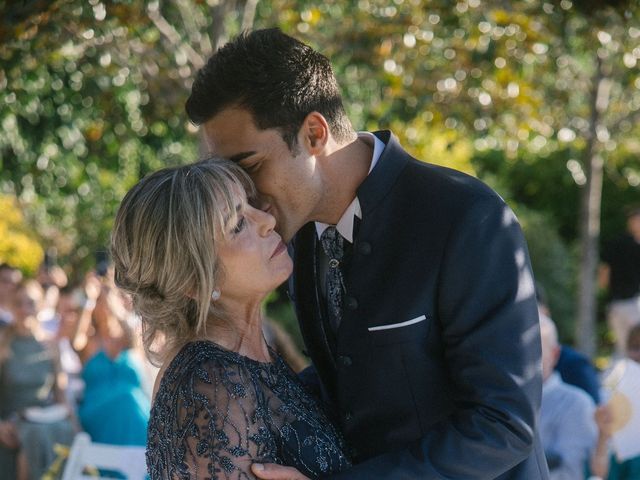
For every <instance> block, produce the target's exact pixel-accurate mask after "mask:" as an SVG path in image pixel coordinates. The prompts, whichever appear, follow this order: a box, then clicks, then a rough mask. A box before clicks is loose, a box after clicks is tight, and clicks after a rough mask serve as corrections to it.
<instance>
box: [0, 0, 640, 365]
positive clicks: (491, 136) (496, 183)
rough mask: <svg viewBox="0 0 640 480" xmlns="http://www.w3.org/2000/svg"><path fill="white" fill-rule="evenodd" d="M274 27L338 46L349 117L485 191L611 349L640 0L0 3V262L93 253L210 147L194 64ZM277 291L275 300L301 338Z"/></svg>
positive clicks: (336, 60)
mask: <svg viewBox="0 0 640 480" xmlns="http://www.w3.org/2000/svg"><path fill="white" fill-rule="evenodd" d="M271 26H278V27H280V28H281V29H282V30H283V31H285V32H286V33H289V34H292V35H294V36H297V37H298V38H300V39H302V40H303V41H305V42H307V43H309V44H311V45H312V46H313V47H315V48H317V49H319V50H320V51H322V52H323V53H325V54H326V55H327V56H328V57H330V59H331V61H332V63H333V65H334V68H335V71H336V73H337V76H338V78H339V81H340V83H341V86H342V89H343V90H342V91H343V97H344V100H345V103H346V105H347V110H348V113H349V115H350V118H351V120H352V122H353V124H354V127H355V128H357V129H368V130H376V129H382V128H390V129H392V130H393V131H394V133H395V134H396V135H397V136H398V137H399V138H400V140H401V142H402V143H403V145H404V146H405V147H406V148H407V149H408V150H409V151H410V152H412V153H413V154H414V155H415V156H416V157H418V158H420V159H422V160H425V161H428V162H433V163H438V164H443V165H447V166H450V167H454V168H458V169H461V170H464V171H466V172H469V173H471V174H473V175H476V176H478V177H480V178H481V179H482V180H484V181H485V182H487V183H489V184H490V185H491V186H492V187H494V188H495V189H496V190H497V191H498V192H499V193H500V194H501V195H502V196H503V197H504V198H505V199H506V200H507V201H508V202H509V203H510V204H511V205H512V206H513V208H514V210H515V211H516V213H517V215H518V217H519V219H520V221H521V223H522V225H523V227H524V230H525V233H526V236H527V239H528V242H529V247H530V251H531V252H530V253H531V257H532V261H533V265H534V271H535V275H536V279H537V281H538V282H539V283H540V284H542V285H543V286H544V288H545V290H546V293H547V297H548V302H549V304H550V308H551V311H552V312H553V318H554V320H555V321H556V322H557V323H558V325H559V329H560V334H561V338H562V340H563V341H564V342H565V343H572V344H576V345H577V346H578V347H579V349H580V350H582V351H583V352H585V353H587V354H588V355H589V356H591V357H594V356H596V355H599V356H600V357H601V359H606V357H607V355H608V353H609V352H610V348H611V339H610V336H609V333H608V331H607V328H606V325H605V322H604V313H603V306H604V303H605V302H604V299H603V293H602V292H600V291H599V290H598V287H597V283H596V268H597V264H598V261H599V250H600V248H601V247H602V245H603V243H604V242H606V241H607V240H609V239H610V238H613V237H614V236H616V235H618V234H619V233H621V232H622V231H623V230H624V222H625V217H624V213H623V210H624V207H625V206H626V205H629V204H633V203H638V202H639V201H640V160H639V156H640V122H639V121H638V120H639V119H640V68H639V67H640V7H639V3H638V2H637V1H604V0H603V1H595V0H591V1H575V2H573V1H569V0H562V1H551V0H550V1H542V0H515V1H509V2H506V1H497V0H496V1H486V0H459V1H448V0H447V1H442V0H431V1H426V0H422V1H421V0H358V1H354V0H323V1H306V0H295V1H294V0H270V1H266V0H260V1H258V0H162V1H160V0H157V1H148V2H147V1H141V0H120V1H102V0H57V1H36V0H31V1H29V0H25V1H2V2H0V169H1V170H0V212H1V213H0V260H1V261H4V262H8V263H11V264H13V265H17V266H18V267H20V269H21V270H22V271H23V272H24V273H25V274H26V275H30V274H33V273H35V272H36V270H37V269H38V267H39V266H40V265H41V264H42V262H43V260H44V258H45V253H46V254H47V261H49V262H55V263H57V264H58V265H60V266H62V268H63V269H64V270H65V271H66V273H67V275H68V276H69V278H70V279H71V280H72V281H73V280H74V279H75V280H79V279H81V278H83V276H84V275H85V273H86V272H87V271H88V270H90V269H93V268H95V262H96V252H99V251H104V250H105V248H106V246H107V245H108V238H109V231H110V228H111V225H112V221H113V217H114V214H115V211H116V209H117V207H118V204H119V201H120V200H121V198H122V197H123V195H124V193H125V192H126V191H127V190H128V189H129V188H130V187H131V186H132V185H133V184H134V183H135V182H136V181H137V180H138V179H139V178H141V177H142V176H144V175H145V174H147V173H148V172H150V171H153V170H155V169H158V168H161V167H163V166H166V165H171V164H178V163H186V162H191V161H193V160H195V159H197V158H198V157H199V156H200V155H201V154H202V153H203V152H202V151H201V144H200V138H199V133H198V129H197V128H195V127H194V126H193V125H191V124H190V123H189V122H188V120H187V117H186V115H185V112H184V102H185V100H186V98H187V96H188V94H189V89H190V85H191V82H192V79H193V77H194V74H195V72H196V71H197V69H198V68H199V67H201V66H202V65H203V64H204V62H205V61H206V59H207V58H208V57H209V55H210V54H211V53H212V52H213V51H214V50H215V49H216V48H217V47H218V46H219V45H221V44H223V43H224V42H225V41H226V40H227V39H229V38H230V37H232V36H233V35H235V34H237V33H238V32H240V31H241V30H243V29H247V28H261V27H271ZM284 298H285V297H284V296H283V295H281V294H278V293H276V294H274V295H273V296H272V297H271V299H270V305H269V312H270V315H271V316H272V317H274V318H276V319H277V320H278V321H280V322H281V323H283V324H284V325H285V326H286V327H287V328H288V329H289V330H290V331H291V332H293V334H294V335H296V333H295V321H294V320H293V317H292V315H291V312H290V308H289V307H288V305H287V303H286V301H285V300H284Z"/></svg>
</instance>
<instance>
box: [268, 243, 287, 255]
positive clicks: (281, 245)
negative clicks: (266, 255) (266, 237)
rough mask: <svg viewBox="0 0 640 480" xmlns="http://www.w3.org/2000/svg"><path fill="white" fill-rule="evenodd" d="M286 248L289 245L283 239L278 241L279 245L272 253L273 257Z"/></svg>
mask: <svg viewBox="0 0 640 480" xmlns="http://www.w3.org/2000/svg"><path fill="white" fill-rule="evenodd" d="M286 250H287V246H286V245H285V244H284V242H283V241H282V240H280V241H279V242H278V246H277V247H276V249H275V250H274V251H273V253H272V254H271V258H273V257H275V256H276V255H280V254H281V253H282V252H284V251H286Z"/></svg>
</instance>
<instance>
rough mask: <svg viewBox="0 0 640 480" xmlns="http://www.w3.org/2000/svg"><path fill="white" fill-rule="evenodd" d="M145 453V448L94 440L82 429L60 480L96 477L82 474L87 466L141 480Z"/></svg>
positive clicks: (75, 440)
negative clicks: (94, 441)
mask: <svg viewBox="0 0 640 480" xmlns="http://www.w3.org/2000/svg"><path fill="white" fill-rule="evenodd" d="M144 454H145V449H144V447H128V446H126V447H125V446H121V445H107V444H105V443H93V442H91V437H89V435H88V434H87V433H85V432H81V433H78V434H77V435H76V436H75V438H74V439H73V444H72V445H71V450H70V452H69V458H68V459H67V463H66V465H65V468H64V474H63V475H62V480H96V477H95V476H89V475H84V474H83V471H84V470H85V468H87V467H93V468H97V469H103V470H109V471H115V472H118V473H121V474H123V475H125V476H126V478H127V479H128V480H144V479H145V477H146V473H147V467H146V463H145V455H144ZM97 478H99V479H105V478H111V477H97ZM111 480H112V478H111Z"/></svg>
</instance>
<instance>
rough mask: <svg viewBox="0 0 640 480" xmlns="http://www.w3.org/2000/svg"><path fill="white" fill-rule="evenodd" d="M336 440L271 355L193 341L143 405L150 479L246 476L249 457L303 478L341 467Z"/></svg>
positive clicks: (320, 413)
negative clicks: (147, 411)
mask: <svg viewBox="0 0 640 480" xmlns="http://www.w3.org/2000/svg"><path fill="white" fill-rule="evenodd" d="M343 452H344V444H343V442H342V439H341V437H340V435H339V433H338V432H337V430H336V429H335V428H334V427H333V426H332V424H331V422H330V421H329V420H328V418H327V417H326V415H325V414H324V413H323V411H322V409H321V408H320V406H319V405H318V404H317V403H316V401H315V400H314V399H313V398H312V397H311V396H310V395H309V394H308V393H307V392H306V391H305V390H304V388H303V387H302V385H301V384H300V382H299V380H298V378H297V376H296V375H295V373H293V371H292V370H291V369H290V368H289V367H288V366H287V365H286V363H285V362H284V361H283V360H282V359H281V358H280V357H278V356H275V355H274V361H273V362H272V363H262V362H258V361H255V360H252V359H250V358H247V357H244V356H242V355H240V354H238V353H236V352H232V351H229V350H225V349H223V348H222V347H219V346H218V345H216V344H214V343H211V342H206V341H198V342H192V343H189V344H187V345H186V346H185V347H184V348H183V349H182V350H181V351H180V352H179V353H178V355H176V357H175V358H174V359H173V361H172V362H171V364H170V365H169V366H168V367H167V369H166V371H165V372H164V375H163V377H162V380H161V383H160V387H159V389H158V392H157V394H156V398H155V400H154V402H153V406H152V408H151V419H150V421H149V429H148V441H147V468H148V470H149V475H150V477H151V479H152V480H156V479H161V478H162V479H165V478H172V479H173V478H176V479H201V478H214V479H225V480H236V479H237V480H241V479H253V478H254V477H253V475H252V474H251V472H250V466H251V464H252V463H254V462H272V463H279V464H283V465H289V466H293V467H296V468H297V469H298V470H300V471H301V472H302V473H303V474H305V475H307V476H308V477H310V478H318V477H319V476H322V475H326V474H329V473H335V472H337V471H339V470H342V469H344V468H346V467H348V466H349V465H350V464H349V460H348V459H347V457H346V456H345V454H344V453H343Z"/></svg>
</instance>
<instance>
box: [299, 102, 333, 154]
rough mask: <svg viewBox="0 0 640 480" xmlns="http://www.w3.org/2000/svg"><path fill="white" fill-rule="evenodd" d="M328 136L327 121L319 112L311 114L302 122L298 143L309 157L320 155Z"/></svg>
mask: <svg viewBox="0 0 640 480" xmlns="http://www.w3.org/2000/svg"><path fill="white" fill-rule="evenodd" d="M330 135H331V133H330V132H329V124H328V123H327V119H326V118H324V115H322V114H321V113H319V112H311V113H310V114H309V115H307V116H306V117H305V119H304V121H303V122H302V127H301V128H300V137H301V138H300V141H301V142H303V145H304V146H305V147H306V150H307V151H308V152H309V153H310V154H311V155H318V154H320V153H322V151H323V150H324V148H325V146H326V145H327V142H328V141H329V136H330Z"/></svg>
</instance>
